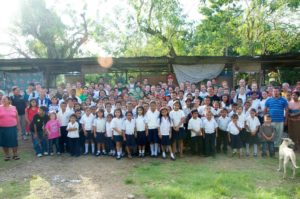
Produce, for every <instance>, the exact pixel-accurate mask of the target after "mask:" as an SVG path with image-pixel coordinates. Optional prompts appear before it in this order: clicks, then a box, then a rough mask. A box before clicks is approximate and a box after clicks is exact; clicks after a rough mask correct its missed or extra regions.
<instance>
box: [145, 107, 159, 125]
mask: <svg viewBox="0 0 300 199" xmlns="http://www.w3.org/2000/svg"><path fill="white" fill-rule="evenodd" d="M158 117H159V111H158V110H155V111H154V112H152V111H151V110H150V109H149V110H148V111H147V113H146V120H147V122H148V129H157V128H158V124H157V119H158Z"/></svg>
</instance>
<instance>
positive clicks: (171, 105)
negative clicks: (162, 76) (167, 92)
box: [167, 99, 174, 109]
mask: <svg viewBox="0 0 300 199" xmlns="http://www.w3.org/2000/svg"><path fill="white" fill-rule="evenodd" d="M173 105H174V101H173V100H172V99H170V100H169V101H168V104H167V106H169V107H171V109H173Z"/></svg>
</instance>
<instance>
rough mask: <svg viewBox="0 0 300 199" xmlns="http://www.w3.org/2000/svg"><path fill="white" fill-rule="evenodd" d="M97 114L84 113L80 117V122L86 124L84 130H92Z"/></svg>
mask: <svg viewBox="0 0 300 199" xmlns="http://www.w3.org/2000/svg"><path fill="white" fill-rule="evenodd" d="M94 119H95V116H94V115H93V114H92V113H91V114H90V115H89V116H87V115H86V114H84V115H83V116H82V117H81V119H80V124H83V125H84V130H86V131H91V130H92V129H93V122H94Z"/></svg>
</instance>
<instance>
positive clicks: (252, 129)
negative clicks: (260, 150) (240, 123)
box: [246, 109, 260, 157]
mask: <svg viewBox="0 0 300 199" xmlns="http://www.w3.org/2000/svg"><path fill="white" fill-rule="evenodd" d="M259 126H260V122H259V119H258V117H257V116H256V110H255V109H251V110H250V116H249V117H247V119H246V131H247V137H246V156H249V155H250V149H249V148H250V144H253V156H254V157H257V144H258V142H259V141H258V135H257V133H258V128H259Z"/></svg>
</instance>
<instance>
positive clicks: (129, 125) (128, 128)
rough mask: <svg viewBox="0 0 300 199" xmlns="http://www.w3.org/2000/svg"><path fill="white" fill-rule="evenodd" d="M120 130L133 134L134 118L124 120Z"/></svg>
mask: <svg viewBox="0 0 300 199" xmlns="http://www.w3.org/2000/svg"><path fill="white" fill-rule="evenodd" d="M122 130H123V131H125V134H127V135H134V130H135V119H133V118H132V119H131V120H130V121H129V120H127V119H126V120H124V122H123V127H122Z"/></svg>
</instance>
